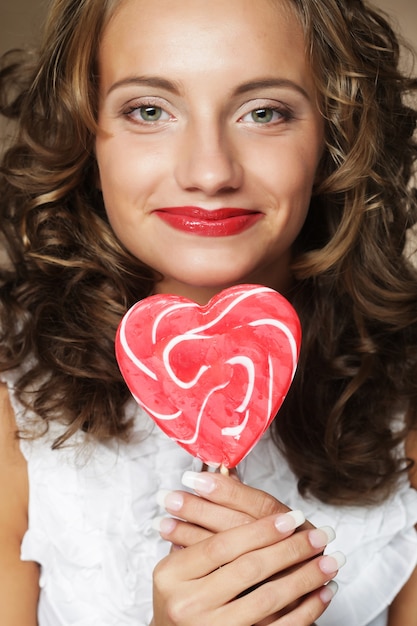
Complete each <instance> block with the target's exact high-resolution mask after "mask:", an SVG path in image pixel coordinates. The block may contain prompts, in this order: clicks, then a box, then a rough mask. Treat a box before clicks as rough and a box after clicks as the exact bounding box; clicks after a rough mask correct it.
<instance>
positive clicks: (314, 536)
mask: <svg viewBox="0 0 417 626" xmlns="http://www.w3.org/2000/svg"><path fill="white" fill-rule="evenodd" d="M308 538H309V540H310V543H311V545H312V546H313V548H324V547H325V546H327V544H328V543H330V542H331V541H333V540H334V539H336V533H335V532H334V530H333V528H331V527H330V526H322V527H321V528H315V529H314V530H310V531H309V533H308Z"/></svg>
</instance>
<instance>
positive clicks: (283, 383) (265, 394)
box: [116, 285, 301, 468]
mask: <svg viewBox="0 0 417 626" xmlns="http://www.w3.org/2000/svg"><path fill="white" fill-rule="evenodd" d="M300 340H301V330H300V322H299V319H298V316H297V314H296V312H295V311H294V309H293V307H292V306H291V305H290V304H289V302H288V301H287V300H286V299H285V298H283V296H281V295H280V294H279V293H277V292H276V291H274V290H272V289H269V288H267V287H262V286H258V285H238V286H236V287H231V288H230V289H226V290H224V291H222V292H221V293H219V294H217V295H216V296H215V297H214V298H212V299H211V300H210V302H209V303H208V304H207V305H206V306H199V305H198V304H196V303H195V302H192V301H190V300H187V299H186V298H183V297H179V296H172V295H154V296H150V297H149V298H145V299H144V300H142V301H140V302H138V303H137V304H135V305H134V306H133V307H132V308H131V309H130V310H129V311H128V312H127V313H126V315H125V316H124V318H123V319H122V321H121V323H120V326H119V329H118V332H117V336H116V357H117V360H118V363H119V367H120V371H121V373H122V375H123V377H124V379H125V381H126V384H127V385H128V387H129V389H130V391H131V392H132V394H133V396H134V398H135V399H136V401H137V402H138V404H139V405H140V406H142V407H143V408H144V409H145V410H146V411H147V413H149V415H150V416H151V417H152V418H153V420H154V421H155V422H156V424H158V426H159V427H160V428H161V429H162V430H163V431H164V432H165V433H166V434H167V435H168V436H169V437H171V438H172V439H173V440H175V441H176V442H177V443H178V444H179V445H180V446H182V447H183V448H185V449H186V450H188V451H189V452H190V453H191V454H192V455H193V456H196V457H198V458H200V459H201V460H202V461H203V462H204V463H208V464H213V465H223V466H225V467H227V468H231V467H235V466H236V465H237V464H238V463H239V461H241V460H242V459H243V457H244V456H246V454H247V453H248V452H249V451H250V450H251V449H252V447H253V446H254V445H255V443H256V442H257V441H258V440H259V439H260V437H261V436H262V434H263V433H264V432H265V430H266V429H267V428H268V426H269V424H270V423H271V421H272V419H273V418H274V416H275V415H276V413H277V411H278V409H279V408H280V406H281V404H282V402H283V401H284V398H285V395H286V393H287V391H288V389H289V386H290V384H291V381H292V379H293V376H294V374H295V370H296V366H297V361H298V355H299V349H300Z"/></svg>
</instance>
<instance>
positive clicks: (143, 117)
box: [125, 104, 170, 122]
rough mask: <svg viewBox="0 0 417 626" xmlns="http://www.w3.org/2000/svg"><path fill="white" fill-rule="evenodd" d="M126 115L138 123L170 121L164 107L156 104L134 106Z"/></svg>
mask: <svg viewBox="0 0 417 626" xmlns="http://www.w3.org/2000/svg"><path fill="white" fill-rule="evenodd" d="M125 114H126V115H127V116H128V117H130V118H132V119H133V120H135V121H137V122H161V121H166V120H169V119H170V116H169V114H168V113H167V112H166V111H164V109H163V108H162V107H160V106H156V105H154V104H143V105H140V106H132V107H131V108H129V110H128V111H126V113H125Z"/></svg>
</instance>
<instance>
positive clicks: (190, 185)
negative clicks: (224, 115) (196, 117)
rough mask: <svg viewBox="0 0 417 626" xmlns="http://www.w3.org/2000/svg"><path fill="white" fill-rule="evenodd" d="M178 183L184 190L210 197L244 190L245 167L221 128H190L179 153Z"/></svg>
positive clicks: (184, 136) (186, 132) (203, 125)
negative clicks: (242, 188) (242, 187)
mask: <svg viewBox="0 0 417 626" xmlns="http://www.w3.org/2000/svg"><path fill="white" fill-rule="evenodd" d="M176 180H177V182H178V184H179V185H180V186H181V187H182V188H183V189H185V190H187V191H200V192H203V193H204V194H205V195H207V196H215V195H217V194H219V193H227V192H229V193H230V192H232V191H235V190H237V189H239V188H240V186H241V185H242V181H243V168H242V166H241V163H240V162H239V159H238V156H237V154H236V150H235V148H234V147H233V145H232V142H231V141H230V139H229V138H228V136H227V132H226V131H224V130H223V131H222V128H221V126H217V125H215V124H209V123H207V124H203V123H201V124H199V125H198V124H196V123H194V124H190V125H189V126H188V128H187V130H186V131H184V135H183V141H182V142H181V148H180V150H179V154H178V160H177V165H176Z"/></svg>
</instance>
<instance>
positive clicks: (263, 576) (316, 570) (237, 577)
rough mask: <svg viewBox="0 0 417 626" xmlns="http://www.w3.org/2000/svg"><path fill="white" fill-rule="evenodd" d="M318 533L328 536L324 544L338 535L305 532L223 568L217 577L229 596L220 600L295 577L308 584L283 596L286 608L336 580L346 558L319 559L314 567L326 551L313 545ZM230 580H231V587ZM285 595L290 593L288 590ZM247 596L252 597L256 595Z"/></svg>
mask: <svg viewBox="0 0 417 626" xmlns="http://www.w3.org/2000/svg"><path fill="white" fill-rule="evenodd" d="M329 530H331V529H329ZM317 532H320V533H322V534H323V536H324V537H323V541H322V544H326V543H328V541H329V540H331V539H332V538H334V531H331V533H332V534H331V535H330V536H327V533H326V529H320V531H318V529H316V530H314V531H301V532H298V533H296V534H293V535H292V536H290V537H288V538H286V539H285V541H280V542H277V543H275V544H272V545H270V546H267V547H265V548H261V549H258V550H253V551H251V552H247V553H245V554H243V555H242V556H240V557H239V558H237V559H235V560H234V561H233V562H231V563H229V564H228V565H227V566H225V567H223V568H221V569H220V570H218V571H217V572H216V573H215V576H216V578H217V581H218V583H217V584H218V586H219V589H224V594H225V595H224V597H222V596H221V593H220V595H219V597H220V598H221V599H222V600H223V601H224V602H226V600H227V594H230V593H232V595H233V597H236V596H238V595H240V594H241V593H242V591H244V590H245V589H248V588H252V587H255V588H256V586H257V585H258V584H259V583H263V582H264V581H267V580H271V583H272V584H275V582H278V585H281V584H282V581H283V580H284V578H285V580H286V581H291V578H290V577H291V576H293V578H294V580H295V581H301V583H303V584H304V583H305V584H306V588H299V589H297V586H296V585H295V583H294V584H293V589H291V591H290V593H289V594H287V595H285V594H284V595H283V594H281V596H280V599H283V600H284V604H283V606H287V604H288V603H289V602H291V601H293V600H294V599H297V598H299V597H300V596H302V595H304V594H305V593H308V592H309V591H312V590H313V589H315V588H317V587H318V586H321V585H323V584H324V583H325V582H327V581H328V580H330V579H331V578H333V577H334V576H335V574H336V572H337V570H338V568H339V567H340V566H341V565H342V564H344V557H343V555H340V553H335V555H334V556H326V557H319V559H318V560H317V559H314V562H315V565H314V566H310V565H309V562H310V561H311V559H313V557H315V556H316V555H317V554H319V553H321V551H322V550H323V547H324V546H323V545H321V546H319V547H318V546H317V542H316V541H314V543H315V544H316V545H313V542H312V539H311V533H317ZM306 563H307V564H308V565H309V566H308V567H306ZM300 564H302V565H300ZM296 565H298V566H299V567H298V568H296V569H295V568H294V566H296ZM301 570H303V571H301ZM279 572H280V573H281V576H280V577H279V578H278V579H275V580H272V577H273V575H274V574H277V573H279ZM227 578H229V579H230V584H229V585H228V584H227ZM265 584H267V583H264V584H262V585H261V586H262V587H264V586H265ZM288 584H289V585H291V584H292V583H291V582H288ZM285 591H286V592H287V590H285ZM293 592H296V596H295V598H292V597H291V594H292V593H293ZM247 595H252V592H250V593H249V594H247ZM279 608H282V606H281V607H279V606H278V607H277V608H275V611H276V610H279ZM275 611H274V612H275ZM269 614H270V613H268V615H269Z"/></svg>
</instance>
